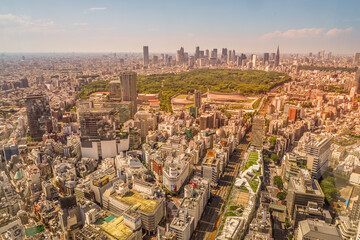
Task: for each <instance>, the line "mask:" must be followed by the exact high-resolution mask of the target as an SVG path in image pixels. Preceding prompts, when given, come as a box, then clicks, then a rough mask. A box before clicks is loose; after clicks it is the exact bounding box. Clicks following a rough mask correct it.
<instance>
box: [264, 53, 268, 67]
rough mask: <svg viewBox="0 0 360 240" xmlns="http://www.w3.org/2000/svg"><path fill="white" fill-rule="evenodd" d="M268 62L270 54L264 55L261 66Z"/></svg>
mask: <svg viewBox="0 0 360 240" xmlns="http://www.w3.org/2000/svg"><path fill="white" fill-rule="evenodd" d="M269 60H270V54H269V53H264V59H263V64H264V65H265V64H266V63H269Z"/></svg>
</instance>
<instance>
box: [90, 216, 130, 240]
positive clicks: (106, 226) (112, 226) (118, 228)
mask: <svg viewBox="0 0 360 240" xmlns="http://www.w3.org/2000/svg"><path fill="white" fill-rule="evenodd" d="M95 224H96V225H97V226H98V227H100V228H101V229H102V230H103V231H104V232H106V234H108V235H109V237H110V238H111V239H116V240H126V239H128V237H129V236H130V235H131V234H132V231H131V229H130V228H129V227H128V226H126V225H125V223H124V217H122V216H121V217H116V218H113V219H111V220H110V221H106V220H104V219H99V220H98V221H97V222H96V223H95Z"/></svg>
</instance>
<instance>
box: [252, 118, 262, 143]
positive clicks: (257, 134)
mask: <svg viewBox="0 0 360 240" xmlns="http://www.w3.org/2000/svg"><path fill="white" fill-rule="evenodd" d="M264 128H265V119H264V117H263V116H261V115H257V116H255V117H254V122H253V126H252V138H251V144H252V145H253V146H255V147H262V146H263V138H264Z"/></svg>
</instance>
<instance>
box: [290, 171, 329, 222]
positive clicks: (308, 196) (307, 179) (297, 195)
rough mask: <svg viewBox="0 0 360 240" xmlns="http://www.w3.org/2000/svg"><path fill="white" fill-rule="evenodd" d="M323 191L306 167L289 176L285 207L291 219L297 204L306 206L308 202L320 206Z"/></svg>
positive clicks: (323, 197) (322, 201)
mask: <svg viewBox="0 0 360 240" xmlns="http://www.w3.org/2000/svg"><path fill="white" fill-rule="evenodd" d="M324 199H325V196H324V193H323V191H322V190H321V187H320V184H319V182H318V181H317V180H314V179H312V178H311V176H310V174H309V172H308V171H307V170H306V169H301V171H300V173H299V176H298V177H290V180H289V183H288V195H287V207H288V209H289V214H290V217H291V219H294V210H295V209H296V206H297V205H300V206H308V204H309V202H312V203H314V204H317V207H322V206H323V203H324Z"/></svg>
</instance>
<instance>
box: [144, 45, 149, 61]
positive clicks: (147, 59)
mask: <svg viewBox="0 0 360 240" xmlns="http://www.w3.org/2000/svg"><path fill="white" fill-rule="evenodd" d="M143 59H144V66H148V65H149V47H148V46H144V47H143Z"/></svg>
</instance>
